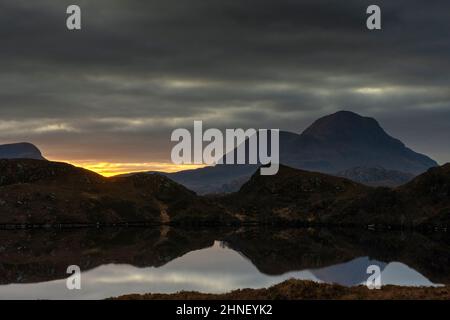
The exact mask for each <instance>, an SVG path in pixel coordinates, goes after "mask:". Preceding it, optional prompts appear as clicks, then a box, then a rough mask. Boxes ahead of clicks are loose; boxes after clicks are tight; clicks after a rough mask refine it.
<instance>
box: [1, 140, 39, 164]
mask: <svg viewBox="0 0 450 320" xmlns="http://www.w3.org/2000/svg"><path fill="white" fill-rule="evenodd" d="M0 159H35V160H45V158H44V157H43V156H42V153H41V151H40V150H39V149H38V148H37V147H36V146H35V145H34V144H31V143H29V142H20V143H10V144H3V145H0Z"/></svg>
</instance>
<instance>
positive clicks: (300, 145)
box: [166, 111, 437, 194]
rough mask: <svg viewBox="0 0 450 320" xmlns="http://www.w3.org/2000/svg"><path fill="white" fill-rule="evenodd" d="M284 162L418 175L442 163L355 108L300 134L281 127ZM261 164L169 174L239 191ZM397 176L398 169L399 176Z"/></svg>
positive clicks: (187, 182) (205, 188)
mask: <svg viewBox="0 0 450 320" xmlns="http://www.w3.org/2000/svg"><path fill="white" fill-rule="evenodd" d="M280 163H282V164H284V165H287V166H290V167H293V168H298V169H304V170H310V171H317V172H322V173H328V174H338V175H339V173H341V172H343V171H345V170H348V169H350V168H355V167H365V168H377V167H382V168H384V169H386V170H393V171H398V172H403V173H407V174H411V175H414V176H415V175H417V174H420V173H422V172H424V171H426V170H427V169H428V168H430V167H435V166H437V163H436V161H434V160H432V159H430V158H429V157H427V156H425V155H423V154H420V153H417V152H414V151H412V150H411V149H409V148H407V147H406V146H405V145H404V144H403V143H402V142H401V141H399V140H397V139H395V138H393V137H391V136H389V135H388V134H387V133H386V132H385V131H384V130H383V128H381V126H380V125H379V124H378V122H377V121H376V120H375V119H373V118H368V117H362V116H360V115H358V114H356V113H353V112H349V111H340V112H337V113H334V114H332V115H329V116H325V117H323V118H320V119H319V120H317V121H315V122H314V123H313V124H312V125H311V126H309V127H308V128H307V129H306V130H305V131H303V133H302V134H300V135H299V134H296V133H291V132H285V131H282V132H280ZM256 168H258V165H226V164H221V165H216V166H214V167H207V168H201V169H196V170H186V171H181V172H177V173H169V174H166V175H167V176H168V177H170V178H171V179H173V180H174V181H177V182H178V183H181V184H183V185H184V186H186V187H187V188H189V189H191V190H194V191H196V192H198V193H201V194H205V193H222V192H230V191H237V190H238V189H239V187H240V186H241V185H242V184H243V182H245V181H246V180H248V178H249V177H250V176H251V175H252V173H253V172H254V171H255V170H256ZM391 173H392V172H389V174H391ZM405 177H406V176H405ZM405 177H403V178H405ZM350 178H352V177H350ZM366 178H370V175H368V176H366ZM374 178H375V180H374V181H371V180H368V181H364V183H367V184H372V182H374V184H378V185H380V184H382V183H381V182H382V181H381V180H379V177H378V176H375V177H374ZM397 178H399V175H398V174H396V178H394V180H396V179H397ZM391 183H392V181H387V184H386V185H390V184H391ZM395 184H396V183H395Z"/></svg>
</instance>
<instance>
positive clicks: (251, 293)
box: [114, 279, 450, 300]
mask: <svg viewBox="0 0 450 320" xmlns="http://www.w3.org/2000/svg"><path fill="white" fill-rule="evenodd" d="M114 299H119V300H134V299H138V300H216V299H217V300H222V299H223V300H277V299H278V300H300V299H309V300H311V299H321V300H323V299H324V300H380V299H382V300H386V299H388V300H391V299H392V300H398V299H400V300H405V299H414V300H416V299H418V300H424V299H439V300H449V299H450V287H449V286H445V287H435V288H432V287H400V286H391V285H388V286H383V287H382V288H381V289H379V290H369V289H368V288H367V287H365V286H358V287H343V286H340V285H334V284H322V283H315V282H312V281H302V280H293V279H291V280H287V281H284V282H282V283H280V284H277V285H274V286H272V287H270V288H264V289H242V290H235V291H231V292H229V293H224V294H206V293H199V292H188V291H182V292H178V293H174V294H159V293H149V294H143V295H139V294H130V295H124V296H121V297H118V298H114Z"/></svg>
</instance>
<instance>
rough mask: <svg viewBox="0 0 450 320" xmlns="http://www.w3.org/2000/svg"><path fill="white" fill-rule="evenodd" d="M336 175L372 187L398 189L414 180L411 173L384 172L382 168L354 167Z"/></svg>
mask: <svg viewBox="0 0 450 320" xmlns="http://www.w3.org/2000/svg"><path fill="white" fill-rule="evenodd" d="M336 175H337V176H339V177H343V178H347V179H350V180H353V181H356V182H359V183H362V184H365V185H368V186H373V187H398V186H400V185H402V184H405V183H407V182H409V181H411V180H412V179H413V178H414V175H413V174H412V173H405V172H400V171H396V170H386V169H384V168H382V167H376V168H364V167H355V168H351V169H348V170H344V171H341V172H338V173H337V174H336Z"/></svg>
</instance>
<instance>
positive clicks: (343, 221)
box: [218, 164, 450, 227]
mask: <svg viewBox="0 0 450 320" xmlns="http://www.w3.org/2000/svg"><path fill="white" fill-rule="evenodd" d="M218 201H219V202H220V203H221V204H222V206H223V208H224V210H227V211H228V212H230V213H231V214H233V215H234V216H236V217H238V218H240V219H241V220H243V221H259V222H261V221H263V222H266V223H288V224H293V223H326V224H336V225H369V224H375V225H389V226H392V225H395V226H401V225H404V226H409V227H414V226H419V225H439V226H446V225H448V224H449V222H450V164H447V165H444V166H442V167H436V168H431V169H430V170H428V171H427V172H426V173H424V174H422V175H420V176H418V177H417V178H415V179H414V180H412V181H411V182H409V183H407V184H406V185H404V186H402V187H399V188H396V189H390V188H383V187H379V188H373V187H368V186H364V185H362V184H359V183H356V182H353V181H350V180H347V179H345V178H340V177H334V176H329V175H326V174H321V173H314V172H308V171H303V170H298V169H293V168H290V167H286V166H281V167H280V170H279V172H278V174H277V175H274V176H261V175H260V174H259V173H255V174H254V175H253V176H252V178H251V179H250V181H248V182H247V183H245V184H244V185H243V186H242V188H241V189H240V190H239V192H236V193H233V194H230V195H226V196H223V197H219V198H218Z"/></svg>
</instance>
